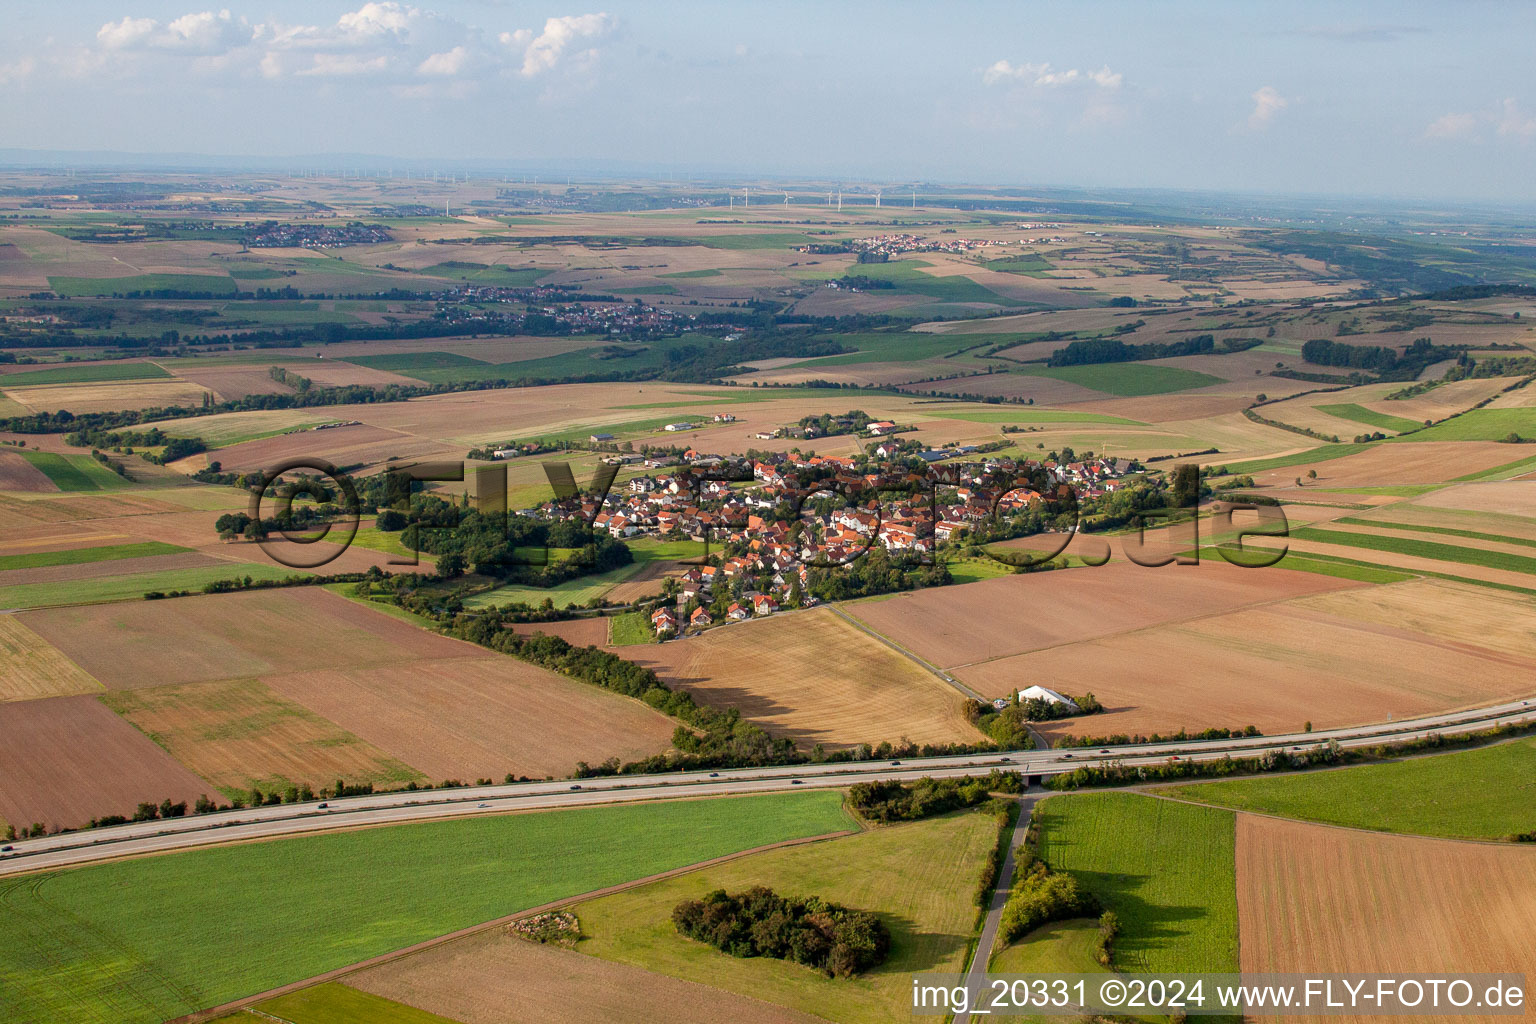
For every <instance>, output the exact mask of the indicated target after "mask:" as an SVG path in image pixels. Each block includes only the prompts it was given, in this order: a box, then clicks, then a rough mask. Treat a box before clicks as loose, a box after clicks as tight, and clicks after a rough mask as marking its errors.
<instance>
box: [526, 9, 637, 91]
mask: <svg viewBox="0 0 1536 1024" xmlns="http://www.w3.org/2000/svg"><path fill="white" fill-rule="evenodd" d="M611 31H613V18H611V17H609V16H608V15H607V14H576V15H568V16H566V17H564V18H550V19H549V20H548V21H546V22H544V31H543V32H541V33H539V35H537V36H533V38H532V41H530V42H528V43H527V49H525V50H524V51H523V67H522V71H521V73H522V74H523V76H524V77H528V78H531V77H533V76H534V75H538V74H541V73H543V72H545V71H549V70H550V69H551V68H553V67H554V66H555V65H556V64H558V63H560V58H561V56H562V55H563V54H564V53H565V51H566V50H567V49H568V48H569V47H570V45H571V44H572V43H574V42H576V41H577V40H579V39H596V38H598V37H600V36H604V35H607V34H608V33H609V32H611ZM529 36H532V33H531V32H529V31H528V30H527V29H523V30H521V31H519V32H512V33H504V34H503V35H502V40H503V41H504V42H510V43H512V44H513V45H518V44H520V43H522V42H523V41H524V40H527V39H528V37H529ZM578 56H580V57H584V58H590V57H591V56H593V53H592V51H590V50H588V51H585V52H583V53H582V54H579V55H578Z"/></svg>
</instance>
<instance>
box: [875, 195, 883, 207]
mask: <svg viewBox="0 0 1536 1024" xmlns="http://www.w3.org/2000/svg"><path fill="white" fill-rule="evenodd" d="M884 194H885V193H883V192H876V193H875V209H877V210H878V209H879V208H880V197H881V196H882V195H884Z"/></svg>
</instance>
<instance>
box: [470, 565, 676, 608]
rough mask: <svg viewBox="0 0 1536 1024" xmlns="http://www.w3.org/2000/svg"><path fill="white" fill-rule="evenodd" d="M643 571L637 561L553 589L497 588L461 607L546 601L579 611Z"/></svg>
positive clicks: (566, 582) (540, 602) (514, 586)
mask: <svg viewBox="0 0 1536 1024" xmlns="http://www.w3.org/2000/svg"><path fill="white" fill-rule="evenodd" d="M644 567H645V563H644V562H642V561H640V560H639V559H636V560H635V561H634V562H631V563H630V564H629V565H621V566H619V567H618V568H617V569H609V570H608V571H607V572H599V573H593V574H592V575H590V576H578V577H576V578H575V579H573V580H566V581H565V582H564V583H557V584H555V585H554V586H553V587H529V586H521V585H516V584H514V585H509V586H504V587H497V588H496V589H495V590H487V591H486V592H484V593H482V594H474V595H471V596H470V597H466V598H465V599H464V607H466V608H485V607H488V606H491V605H498V604H531V605H539V604H543V603H544V601H545V599H546V598H547V599H549V600H551V601H553V602H554V604H555V607H556V608H573V607H581V606H584V605H586V604H587V603H589V602H590V601H591V600H592V599H593V598H595V597H602V596H603V595H604V594H606V593H607V592H608V591H609V590H610V589H612V588H613V587H614V586H615V585H616V584H619V583H623V582H624V581H625V580H627V579H629V578H630V577H631V576H634V575H636V574H637V573H639V572H640V570H641V569H643V568H644ZM658 589H660V588H659V587H658Z"/></svg>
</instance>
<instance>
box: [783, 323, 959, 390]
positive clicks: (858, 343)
mask: <svg viewBox="0 0 1536 1024" xmlns="http://www.w3.org/2000/svg"><path fill="white" fill-rule="evenodd" d="M836 340H837V341H838V342H839V343H841V344H842V345H843V346H844V347H845V348H853V349H857V351H854V352H844V353H841V354H839V355H835V356H818V357H816V358H814V359H807V360H804V361H803V362H798V363H791V364H790V366H791V367H792V368H794V369H812V368H815V367H818V366H857V365H859V364H861V363H909V362H917V361H919V360H923V359H939V358H941V357H943V356H946V355H949V354H950V353H951V352H954V351H956V350H957V349H959V348H960V347H961V346H960V344H959V343H957V342H956V341H955V339H954V338H949V337H946V336H944V335H942V334H924V333H922V332H921V331H886V332H868V333H860V334H839V335H837V336H836ZM775 390H777V389H775Z"/></svg>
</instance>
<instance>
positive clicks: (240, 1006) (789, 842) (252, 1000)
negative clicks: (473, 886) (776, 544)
mask: <svg viewBox="0 0 1536 1024" xmlns="http://www.w3.org/2000/svg"><path fill="white" fill-rule="evenodd" d="M860 831H861V830H859V829H842V830H841V831H838V832H825V833H823V834H821V835H819V836H802V837H800V838H799V839H785V840H782V841H780V842H777V843H768V844H766V845H764V846H754V847H752V848H751V849H750V850H737V851H736V852H735V853H727V854H725V855H724V856H720V857H712V858H710V859H709V860H701V861H699V862H698V863H695V864H685V865H683V866H682V867H678V868H672V869H671V870H670V871H662V872H658V873H657V874H654V875H647V876H645V877H644V878H635V879H631V880H630V881H628V882H620V883H618V884H617V885H610V886H605V887H604V888H601V889H593V890H592V891H591V892H584V893H577V894H576V895H574V896H567V897H565V898H563V899H558V900H553V901H551V902H549V903H541V904H540V905H539V906H536V907H528V908H526V909H524V910H519V911H517V912H516V913H512V914H507V915H506V916H504V917H498V918H494V919H492V920H490V921H483V922H481V923H480V924H474V925H470V926H469V927H468V928H460V929H459V930H458V931H454V932H448V933H447V934H446V935H438V936H435V937H433V938H430V939H426V940H425V941H422V942H418V943H416V944H414V945H411V946H406V947H405V948H404V949H397V950H393V951H391V952H388V953H380V954H379V955H378V956H375V957H369V958H368V959H367V960H360V961H358V962H357V963H355V964H348V965H347V966H346V967H338V968H336V969H335V970H331V971H326V972H325V973H324V974H317V975H315V976H314V977H312V978H305V979H303V980H301V981H291V982H289V983H288V984H286V985H280V986H278V987H277V988H273V989H268V990H267V991H265V992H257V993H254V994H252V995H248V996H243V997H241V998H240V999H236V1000H233V1001H231V1002H228V1003H224V1004H223V1005H222V1006H211V1007H208V1008H207V1009H204V1010H197V1011H196V1012H194V1013H189V1014H185V1015H183V1016H181V1017H175V1018H172V1019H171V1020H168V1021H166V1022H165V1024H203V1022H204V1021H212V1020H216V1019H217V1018H219V1017H223V1016H225V1015H228V1014H232V1013H239V1012H240V1011H242V1010H245V1011H247V1012H253V1013H257V1014H258V1015H260V1016H263V1017H270V1019H272V1020H281V1018H279V1017H271V1016H270V1015H269V1014H264V1013H261V1012H260V1011H256V1010H252V1009H251V1008H252V1007H253V1006H254V1005H255V1004H257V1003H260V1002H264V1001H266V1000H268V999H276V998H277V997H278V996H285V995H288V994H289V993H292V992H298V991H300V990H302V989H306V988H311V987H313V986H315V985H320V984H324V983H325V982H328V981H339V980H340V979H342V978H344V977H346V976H347V975H350V974H356V973H358V972H359V971H366V970H368V969H370V968H373V967H381V966H383V965H384V964H387V963H392V962H394V961H396V960H401V959H404V958H405V957H408V956H414V955H415V954H417V953H422V952H425V951H426V950H429V949H432V948H434V947H436V946H440V945H442V944H443V943H445V942H452V941H453V940H455V939H462V938H467V937H469V936H471V935H476V934H479V933H480V932H486V931H490V930H491V929H493V928H500V927H502V926H503V925H508V924H511V923H512V922H513V921H517V920H519V919H521V918H524V917H532V916H533V915H535V914H543V913H546V912H548V911H551V910H557V909H559V908H561V907H568V906H570V905H572V904H574V903H583V902H586V901H587V900H593V899H598V898H600V897H603V896H611V895H613V894H614V893H619V892H624V891H626V890H628V889H634V888H637V887H638V886H642V885H649V884H650V883H652V882H659V881H662V880H664V879H668V878H673V877H676V876H678V875H685V874H688V873H690V872H693V871H701V870H703V869H705V868H711V867H714V866H716V865H718V864H725V863H728V862H729V861H733V860H738V859H740V858H742V857H751V856H753V855H755V854H759V853H768V852H769V851H771V850H780V849H785V848H788V847H792V846H808V845H810V844H811V843H821V842H827V841H829V840H833V839H843V838H846V837H848V836H853V835H858V834H859V832H860Z"/></svg>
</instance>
